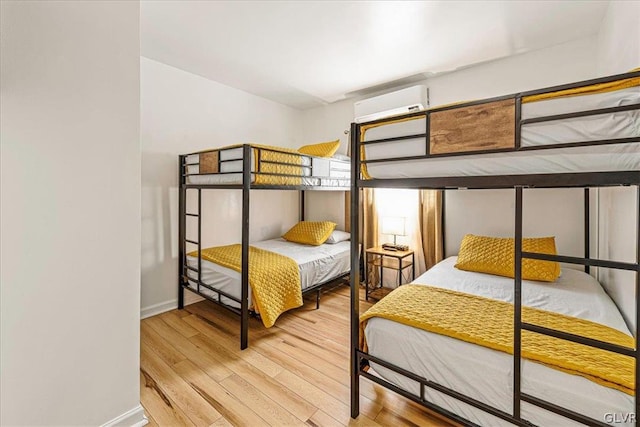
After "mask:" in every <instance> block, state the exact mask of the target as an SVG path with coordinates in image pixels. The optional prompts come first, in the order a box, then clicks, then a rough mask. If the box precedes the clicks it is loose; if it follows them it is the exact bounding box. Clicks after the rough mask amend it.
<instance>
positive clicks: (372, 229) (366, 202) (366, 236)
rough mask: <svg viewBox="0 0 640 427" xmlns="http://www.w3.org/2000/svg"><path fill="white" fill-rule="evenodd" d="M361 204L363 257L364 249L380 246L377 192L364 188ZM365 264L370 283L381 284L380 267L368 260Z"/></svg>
mask: <svg viewBox="0 0 640 427" xmlns="http://www.w3.org/2000/svg"><path fill="white" fill-rule="evenodd" d="M360 195H361V197H360V203H361V210H360V212H362V227H361V228H360V229H361V230H362V233H361V235H360V237H361V239H362V242H361V243H362V248H363V251H362V253H363V256H364V249H367V248H373V247H376V246H378V245H380V240H379V239H378V210H377V208H376V199H375V191H374V189H373V188H363V189H362V193H361V194H360ZM364 262H365V274H366V278H367V282H368V283H379V282H380V274H379V269H378V267H374V266H372V265H369V263H368V262H367V260H366V259H365V260H364Z"/></svg>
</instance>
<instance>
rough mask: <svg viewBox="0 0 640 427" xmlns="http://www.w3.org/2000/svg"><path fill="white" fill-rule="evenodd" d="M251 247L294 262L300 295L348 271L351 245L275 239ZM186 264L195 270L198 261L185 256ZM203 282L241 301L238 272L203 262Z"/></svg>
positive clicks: (229, 302) (191, 284)
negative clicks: (298, 275) (298, 274)
mask: <svg viewBox="0 0 640 427" xmlns="http://www.w3.org/2000/svg"><path fill="white" fill-rule="evenodd" d="M251 246H254V247H256V248H259V249H264V250H267V251H271V252H275V253H278V254H280V255H284V256H286V257H289V258H291V259H293V260H294V261H295V262H296V263H297V264H298V266H299V269H300V282H301V286H302V292H304V291H305V290H307V289H309V288H311V287H313V286H315V285H317V284H321V283H325V282H327V281H330V280H331V279H333V278H336V277H338V276H340V275H343V274H346V273H348V272H349V271H350V265H351V259H350V257H351V243H350V242H349V241H348V240H347V241H343V242H339V243H336V244H329V243H325V244H323V245H319V246H311V245H303V244H299V243H294V242H289V241H287V240H285V239H283V238H278V239H271V240H265V241H262V242H255V243H251ZM187 265H189V266H190V267H192V268H196V269H197V268H198V258H197V257H193V256H187ZM187 271H188V276H189V277H190V278H192V279H197V276H198V273H196V272H194V271H191V270H187ZM202 282H203V283H205V284H207V285H209V286H212V287H214V288H215V289H219V290H220V291H222V292H225V293H226V294H229V295H231V296H233V297H234V298H237V299H238V300H240V299H241V292H242V278H241V275H240V273H239V272H238V271H235V270H232V269H229V268H226V267H223V266H221V265H218V264H215V263H212V262H209V261H206V260H204V259H203V260H202ZM189 287H190V288H191V289H193V290H196V283H195V282H193V281H191V280H190V281H189ZM200 292H201V293H203V294H206V295H209V296H211V297H213V298H214V299H217V297H218V294H217V293H215V292H214V291H211V290H209V289H207V288H204V287H201V288H200ZM220 300H221V302H222V303H224V304H227V305H229V306H231V307H235V308H240V304H239V303H238V302H236V301H233V300H231V299H229V298H226V297H221V299H220ZM251 305H252V296H251V292H249V306H250V307H251Z"/></svg>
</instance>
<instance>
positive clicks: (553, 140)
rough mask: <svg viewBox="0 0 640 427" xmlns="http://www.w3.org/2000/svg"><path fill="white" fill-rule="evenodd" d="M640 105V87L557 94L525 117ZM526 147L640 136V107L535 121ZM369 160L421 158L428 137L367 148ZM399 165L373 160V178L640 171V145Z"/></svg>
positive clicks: (411, 129)
mask: <svg viewBox="0 0 640 427" xmlns="http://www.w3.org/2000/svg"><path fill="white" fill-rule="evenodd" d="M638 103H640V87H634V88H628V89H624V90H619V91H615V92H606V93H601V94H591V95H584V96H575V97H566V98H557V99H550V100H544V101H537V102H531V103H526V104H523V105H522V118H523V119H526V118H534V117H540V116H546V115H555V114H562V113H567V112H574V111H584V110H591V109H597V108H605V107H613V106H620V105H631V104H638ZM425 128H426V122H425V120H413V121H408V122H402V123H396V124H393V125H387V126H380V127H377V128H372V129H369V130H368V131H367V132H366V134H365V140H366V141H370V140H375V139H382V138H390V137H395V136H403V135H412V134H418V133H424V130H425ZM521 136H522V139H521V144H522V146H524V147H526V146H541V145H549V144H559V143H569V142H582V141H594V140H603V139H614V138H631V137H640V110H633V111H626V112H618V113H609V114H603V115H598V116H590V117H580V118H575V119H568V120H561V121H553V122H546V123H545V122H543V123H532V124H528V125H524V126H523V127H522V134H521ZM365 151H366V158H367V160H374V159H381V158H394V157H405V156H419V155H424V154H425V153H426V138H413V139H408V140H402V141H394V142H388V143H380V144H372V145H368V146H365ZM398 165H399V164H398V163H393V162H392V163H370V164H368V165H367V169H368V172H369V174H370V175H371V176H372V177H374V178H410V177H424V176H429V177H444V176H477V175H515V174H531V173H561V172H602V171H611V170H638V169H640V144H639V143H634V144H620V145H611V146H599V147H579V146H577V147H572V148H566V149H553V150H551V149H550V150H545V152H544V153H542V152H520V153H494V154H482V155H475V156H474V155H468V156H458V157H450V158H432V159H422V160H415V161H403V162H402V167H399V166H398Z"/></svg>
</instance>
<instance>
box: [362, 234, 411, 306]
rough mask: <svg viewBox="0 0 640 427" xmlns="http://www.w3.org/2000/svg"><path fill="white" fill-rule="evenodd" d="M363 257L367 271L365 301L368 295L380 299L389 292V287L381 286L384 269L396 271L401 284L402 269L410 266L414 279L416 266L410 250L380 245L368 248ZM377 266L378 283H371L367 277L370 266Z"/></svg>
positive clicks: (366, 276) (402, 277)
mask: <svg viewBox="0 0 640 427" xmlns="http://www.w3.org/2000/svg"><path fill="white" fill-rule="evenodd" d="M365 257H366V262H367V271H366V274H365V289H366V293H365V298H366V299H367V301H368V300H369V297H371V298H375V299H378V300H379V299H381V298H382V297H384V296H385V295H386V294H388V293H389V292H391V289H389V288H385V287H383V286H382V283H384V282H383V279H384V270H385V269H387V268H388V269H390V270H395V271H397V275H398V286H400V285H402V284H403V279H404V274H403V273H404V271H405V270H406V269H408V268H409V267H411V280H408V281H406V282H405V283H408V282H409V281H412V280H414V279H415V278H416V277H415V276H416V267H415V253H414V252H413V251H412V250H407V251H389V250H386V249H383V248H382V247H381V246H378V247H375V248H369V249H367V250H366V251H365ZM369 266H371V267H373V268H379V272H380V277H379V280H380V282H379V283H371V280H370V277H369V270H370V267H369Z"/></svg>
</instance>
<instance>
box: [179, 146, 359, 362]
mask: <svg viewBox="0 0 640 427" xmlns="http://www.w3.org/2000/svg"><path fill="white" fill-rule="evenodd" d="M224 148H225V147H222V148H221V149H224ZM218 150H220V149H218ZM251 150H257V153H256V157H257V158H261V157H260V156H261V154H260V153H261V152H273V153H283V154H291V153H289V152H287V151H279V150H276V149H271V148H265V147H253V146H251V145H250V144H243V145H242V172H241V173H242V184H191V183H188V182H187V181H188V177H189V176H198V175H200V176H202V175H208V174H205V173H203V174H200V173H188V169H187V168H188V167H189V166H199V162H192V163H188V162H187V158H188V157H189V156H192V155H197V154H200V153H190V154H183V155H180V156H178V161H179V175H178V180H179V182H180V189H179V196H178V218H179V219H178V221H179V225H178V235H179V236H178V246H179V249H178V308H179V309H183V308H184V291H185V289H187V290H189V291H191V292H193V293H195V294H197V295H200V296H201V297H203V298H205V299H207V300H208V301H211V302H213V303H214V304H217V305H219V306H221V307H223V308H225V309H227V310H229V311H231V312H232V313H235V314H237V315H239V316H240V349H241V350H244V349H245V348H247V347H248V345H249V316H250V315H254V314H255V313H253V312H252V311H251V310H249V212H250V211H249V209H250V195H251V190H253V189H256V190H257V189H259V190H296V191H299V192H300V205H299V210H300V220H301V221H302V220H304V217H305V196H304V194H305V191H308V190H313V191H318V190H322V191H349V190H350V187H348V186H345V187H328V186H327V187H316V186H307V185H271V184H256V183H253V182H252V180H251V178H252V175H253V176H255V177H256V178H257V177H258V176H260V175H262V176H276V177H283V178H285V179H286V178H301V175H299V174H292V173H274V172H264V171H261V170H260V166H261V164H262V163H265V164H273V165H282V166H289V167H291V166H295V167H300V168H306V169H310V170H311V168H312V164H310V165H308V166H307V165H302V164H301V165H296V164H292V163H285V162H279V161H273V160H261V161H260V162H257V165H258V168H257V169H256V170H255V171H252V168H251V160H252V155H251V154H252V153H251ZM212 151H215V150H212ZM301 156H302V157H310V156H306V155H301ZM238 160H240V159H229V160H223V159H220V156H218V160H217V161H218V169H217V170H218V171H220V170H221V164H222V163H224V162H237V161H238ZM237 173H240V172H216V173H212V174H211V175H221V174H237ZM336 179H339V178H336ZM211 189H218V190H230V189H236V190H242V222H241V224H242V243H241V244H242V250H241V254H242V261H241V269H242V271H241V282H242V283H241V286H242V290H241V296H240V299H238V298H236V297H234V296H232V295H230V294H228V293H226V292H224V291H221V290H219V289H216V288H214V287H213V286H210V285H208V284H206V283H204V282H203V281H202V257H201V255H200V253H201V250H202V246H201V242H202V190H211ZM188 190H196V191H197V194H198V204H197V210H198V211H197V213H192V212H187V211H186V203H187V191H188ZM187 217H195V218H197V234H198V237H197V239H198V240H197V241H196V240H191V239H187V237H186V232H187ZM187 244H190V245H193V246H195V247H197V251H198V267H197V268H194V267H191V266H189V265H188V263H187V250H186V245H187ZM188 271H192V272H193V273H195V274H197V278H193V277H190V276H189V275H188ZM348 277H349V273H345V274H342V275H339V276H336V277H333V278H331V279H329V280H327V281H324V282H322V283H318V284H315V285H313V286H310V287H308V288H307V289H305V290H304V291H303V292H302V294H303V296H305V295H308V294H310V293H313V292H316V308H318V307H319V306H320V293H321V291H322V288H323V287H325V286H333V285H337V284H339V283H342V282H344V281H346V280H347V279H348ZM189 282H193V283H195V285H196V289H193V288H192V287H190V286H189ZM201 288H204V289H206V290H208V291H211V292H214V293H215V294H216V296H215V297H214V296H211V295H209V294H207V293H204V292H203V291H202V290H201ZM222 297H225V298H228V299H230V300H232V301H235V302H237V303H238V304H240V308H239V309H238V308H236V307H233V306H231V305H228V304H225V303H224V302H222V299H221V298H222Z"/></svg>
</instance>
